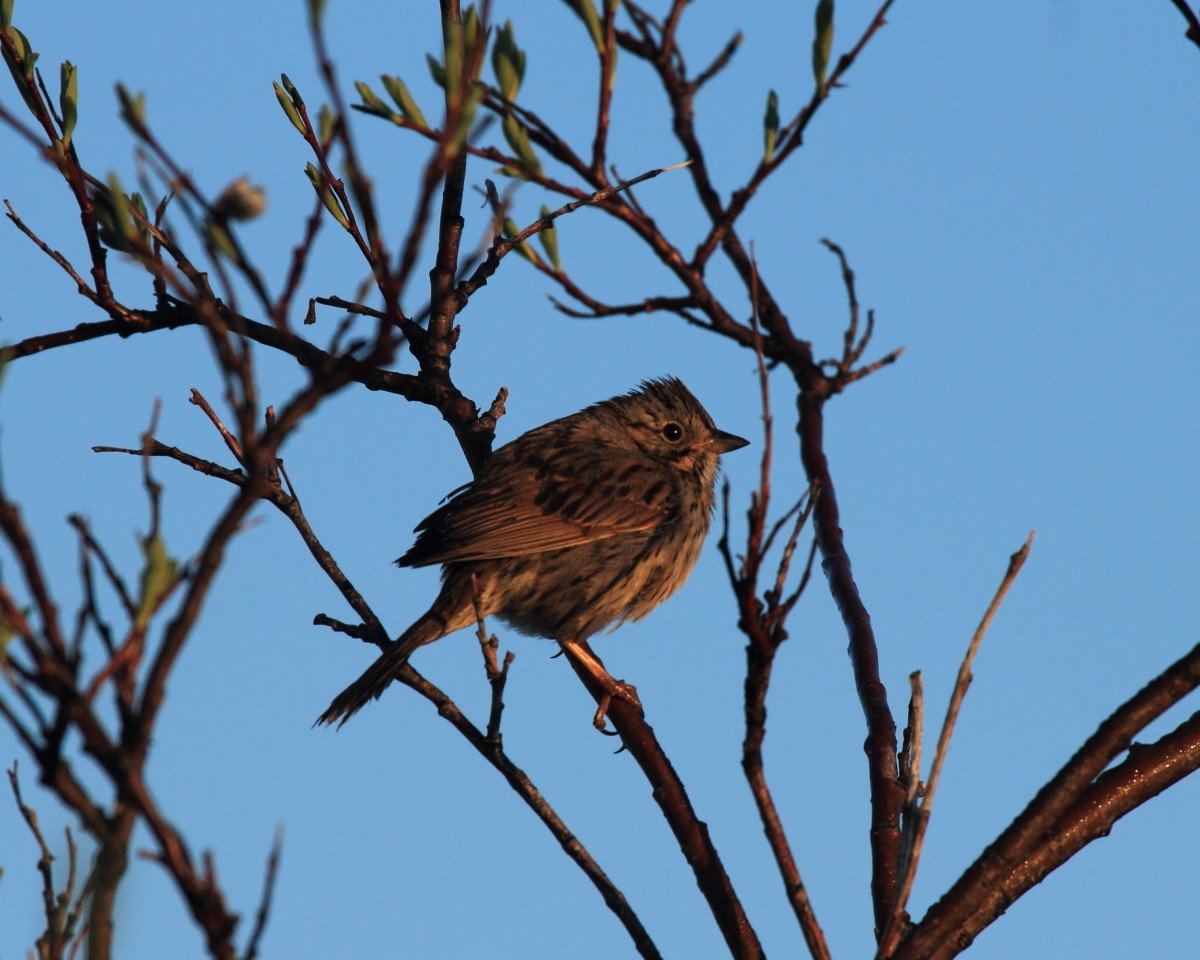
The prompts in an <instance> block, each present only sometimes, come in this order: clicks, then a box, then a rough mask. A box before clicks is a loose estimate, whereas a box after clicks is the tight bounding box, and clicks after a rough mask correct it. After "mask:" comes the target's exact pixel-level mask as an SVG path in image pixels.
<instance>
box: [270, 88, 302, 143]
mask: <svg viewBox="0 0 1200 960" xmlns="http://www.w3.org/2000/svg"><path fill="white" fill-rule="evenodd" d="M286 79H287V76H286V75H285V76H284V80H286ZM271 86H273V87H274V88H275V99H277V100H278V101H279V105H280V106H281V107H283V112H284V114H285V115H286V116H287V118H288V119H289V120H291V121H292V126H293V127H295V128H296V129H297V130H299V131H300V132H301V133H302V134H304V135H306V136H307V134H308V131H307V130H305V129H304V121H303V120H301V119H300V114H299V113H298V112H297V111H296V107H295V105H294V104H293V103H292V98H291V97H289V96H288V95H287V91H285V90H284V89H283V87H281V86H280V85H279V84H277V83H272V84H271Z"/></svg>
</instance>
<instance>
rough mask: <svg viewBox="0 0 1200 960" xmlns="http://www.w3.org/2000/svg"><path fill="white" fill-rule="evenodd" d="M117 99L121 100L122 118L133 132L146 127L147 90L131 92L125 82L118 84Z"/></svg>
mask: <svg viewBox="0 0 1200 960" xmlns="http://www.w3.org/2000/svg"><path fill="white" fill-rule="evenodd" d="M117 99H118V100H120V101H121V119H122V120H124V121H125V122H126V123H127V124H129V126H130V127H132V128H133V132H134V133H137V132H139V131H140V130H144V129H145V128H146V94H145V91H139V92H138V93H130V92H129V88H128V87H126V86H125V84H123V83H118V84H117Z"/></svg>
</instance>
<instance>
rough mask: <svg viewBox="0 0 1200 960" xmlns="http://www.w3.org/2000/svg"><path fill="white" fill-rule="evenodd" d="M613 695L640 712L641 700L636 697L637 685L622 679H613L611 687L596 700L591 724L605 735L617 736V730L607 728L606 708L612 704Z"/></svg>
mask: <svg viewBox="0 0 1200 960" xmlns="http://www.w3.org/2000/svg"><path fill="white" fill-rule="evenodd" d="M613 697H616V698H617V699H618V700H624V701H625V702H626V703H627V704H629V705H630V706H631V707H633V708H634V709H635V710H637V712H638V713H641V712H642V701H641V699H640V698H639V697H638V692H637V687H635V686H634V685H633V684H632V683H626V682H625V681H624V680H616V679H613V681H612V689H611V690H606V691H605V692H604V695H603V696H602V697H601V698H600V700H599V701H598V702H597V706H596V713H595V715H594V716H593V717H592V726H594V727H595V728H596V729H597V730H599V731H600V732H601V733H602V734H604V735H605V736H606V737H615V736H617V731H616V730H609V729H608V726H607V720H608V708H609V707H610V706H612V701H613Z"/></svg>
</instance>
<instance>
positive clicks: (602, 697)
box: [558, 640, 642, 734]
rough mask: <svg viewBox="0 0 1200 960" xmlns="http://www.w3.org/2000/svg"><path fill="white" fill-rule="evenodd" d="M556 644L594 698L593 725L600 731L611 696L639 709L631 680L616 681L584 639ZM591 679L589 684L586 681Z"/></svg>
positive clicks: (602, 730)
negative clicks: (629, 681) (627, 681)
mask: <svg viewBox="0 0 1200 960" xmlns="http://www.w3.org/2000/svg"><path fill="white" fill-rule="evenodd" d="M558 643H559V646H560V647H562V650H563V653H565V654H566V655H567V659H568V660H569V661H570V663H571V666H572V667H573V668H574V670H575V672H576V673H577V674H579V676H580V678H581V679H582V680H583V681H584V683H585V684H587V686H588V688H589V690H590V691H591V693H592V696H594V697H595V698H596V704H597V706H596V713H595V716H593V717H592V725H593V726H594V727H595V728H596V729H597V730H599V731H600V732H601V733H605V734H608V733H609V731H608V730H606V729H605V718H606V717H607V716H608V708H609V706H610V705H611V704H612V701H613V699H614V698H616V699H618V700H624V701H625V702H626V703H628V704H629V705H630V706H631V707H633V708H634V709H635V710H637V711H638V713H641V712H642V701H641V700H640V699H639V698H638V693H637V688H636V687H635V686H634V685H633V684H632V683H626V682H625V681H624V680H617V679H616V678H614V677H613V675H612V674H610V673H609V672H608V670H607V669H606V668H605V666H604V664H603V663H601V661H600V658H599V657H598V656H596V655H595V654H594V653H593V652H592V649H591V647H589V646H588V645H587V642H586V641H584V640H560V641H559V642H558ZM588 680H591V681H592V683H588V682H587V681H588Z"/></svg>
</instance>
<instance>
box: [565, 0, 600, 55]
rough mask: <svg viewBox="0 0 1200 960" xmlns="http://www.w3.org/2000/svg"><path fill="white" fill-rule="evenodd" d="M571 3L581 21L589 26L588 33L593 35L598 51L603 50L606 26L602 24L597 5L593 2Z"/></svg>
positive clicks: (571, 0)
mask: <svg viewBox="0 0 1200 960" xmlns="http://www.w3.org/2000/svg"><path fill="white" fill-rule="evenodd" d="M569 2H570V4H571V6H572V7H573V8H574V10H575V12H576V13H577V14H578V15H579V19H581V20H582V21H583V22H584V24H585V25H586V26H587V31H588V33H589V34H590V35H591V38H592V43H594V44H595V45H596V49H597V50H603V49H604V25H603V24H602V23H601V22H600V14H599V13H597V12H596V5H595V4H594V3H592V0H569Z"/></svg>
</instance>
